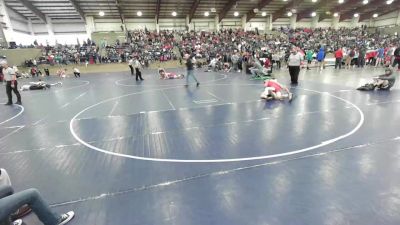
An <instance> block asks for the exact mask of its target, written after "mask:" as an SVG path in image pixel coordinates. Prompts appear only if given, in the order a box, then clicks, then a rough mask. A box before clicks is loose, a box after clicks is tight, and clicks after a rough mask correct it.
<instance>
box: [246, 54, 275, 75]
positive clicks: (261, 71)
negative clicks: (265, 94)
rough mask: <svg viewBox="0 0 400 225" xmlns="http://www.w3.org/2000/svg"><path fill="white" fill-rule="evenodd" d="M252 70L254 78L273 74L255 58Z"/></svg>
mask: <svg viewBox="0 0 400 225" xmlns="http://www.w3.org/2000/svg"><path fill="white" fill-rule="evenodd" d="M250 72H251V74H252V75H253V78H255V77H263V76H270V75H271V74H270V73H269V72H268V70H267V69H266V68H264V67H263V66H262V65H261V63H260V61H258V59H254V62H253V67H251V68H250Z"/></svg>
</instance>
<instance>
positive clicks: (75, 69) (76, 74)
mask: <svg viewBox="0 0 400 225" xmlns="http://www.w3.org/2000/svg"><path fill="white" fill-rule="evenodd" d="M74 75H75V77H76V78H78V77H81V71H79V69H78V68H76V67H75V68H74Z"/></svg>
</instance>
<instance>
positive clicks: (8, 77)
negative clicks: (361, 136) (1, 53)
mask: <svg viewBox="0 0 400 225" xmlns="http://www.w3.org/2000/svg"><path fill="white" fill-rule="evenodd" d="M2 67H3V74H4V80H5V81H6V92H7V97H8V102H7V103H6V105H12V104H13V102H12V94H11V91H14V93H15V95H16V96H17V102H16V103H15V104H18V105H21V104H22V103H21V95H20V94H19V91H18V82H17V76H16V75H15V72H14V70H13V69H12V68H11V67H8V64H7V63H6V62H3V63H2Z"/></svg>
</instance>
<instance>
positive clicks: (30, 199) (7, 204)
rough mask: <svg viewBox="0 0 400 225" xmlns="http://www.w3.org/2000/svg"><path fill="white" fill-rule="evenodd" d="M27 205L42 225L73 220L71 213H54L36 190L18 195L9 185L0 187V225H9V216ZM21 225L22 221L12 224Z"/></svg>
mask: <svg viewBox="0 0 400 225" xmlns="http://www.w3.org/2000/svg"><path fill="white" fill-rule="evenodd" d="M24 205H28V206H29V207H30V208H31V209H32V211H33V212H34V213H35V214H36V216H37V217H38V218H39V220H40V221H42V223H43V224H44V225H64V224H67V223H68V222H69V221H71V220H72V218H74V215H75V213H74V212H73V211H70V212H67V213H65V214H62V215H59V214H56V213H54V212H53V211H52V210H51V209H50V207H49V205H48V204H47V203H46V202H45V201H44V199H43V197H42V196H41V195H40V193H39V192H38V190H36V189H33V188H31V189H28V190H25V191H21V192H18V193H14V190H13V188H12V187H11V186H9V185H2V186H0V209H1V210H0V224H7V225H8V224H10V215H11V214H13V213H14V212H15V211H17V210H18V209H20V208H21V207H22V206H24ZM13 224H14V225H21V224H22V220H17V221H14V222H13Z"/></svg>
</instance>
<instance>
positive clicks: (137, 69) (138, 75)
mask: <svg viewBox="0 0 400 225" xmlns="http://www.w3.org/2000/svg"><path fill="white" fill-rule="evenodd" d="M133 67H134V68H135V73H136V81H138V80H139V79H140V80H144V79H143V78H142V72H141V71H140V68H141V67H142V66H141V65H140V62H139V60H138V59H137V58H135V61H133ZM132 75H133V74H132Z"/></svg>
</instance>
